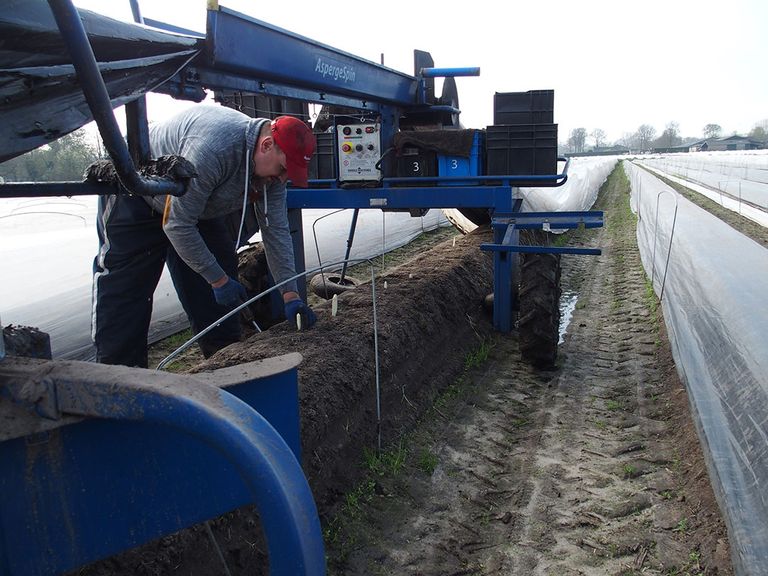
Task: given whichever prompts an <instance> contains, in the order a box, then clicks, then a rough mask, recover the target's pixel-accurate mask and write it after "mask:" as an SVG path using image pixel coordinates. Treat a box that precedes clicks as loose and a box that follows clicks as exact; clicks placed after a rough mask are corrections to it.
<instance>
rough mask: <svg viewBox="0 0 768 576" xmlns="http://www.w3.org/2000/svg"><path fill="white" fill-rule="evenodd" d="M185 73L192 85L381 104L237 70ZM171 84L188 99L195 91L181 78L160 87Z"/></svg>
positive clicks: (371, 106)
mask: <svg viewBox="0 0 768 576" xmlns="http://www.w3.org/2000/svg"><path fill="white" fill-rule="evenodd" d="M186 74H188V75H191V76H192V82H194V85H195V86H216V87H217V88H218V89H229V90H242V91H243V92H250V93H253V94H263V95H268V96H276V97H279V98H292V99H294V100H304V101H307V102H318V103H320V104H336V105H338V106H349V107H352V108H359V109H362V110H364V111H374V112H378V111H380V110H381V108H382V105H381V104H379V103H378V102H374V101H371V100H365V101H363V100H361V99H360V98H355V97H351V96H343V95H338V94H331V93H326V92H319V91H317V90H314V89H309V88H302V87H300V86H289V85H286V84H281V83H279V82H277V81H266V80H260V79H254V78H248V77H246V76H243V75H239V74H232V73H227V72H223V71H220V70H212V69H210V68H189V69H186ZM169 84H172V86H173V87H174V88H178V89H177V90H176V91H177V92H178V90H180V89H181V87H182V86H184V87H185V89H186V90H187V91H188V92H189V93H190V99H194V98H192V97H196V95H197V91H196V90H191V87H190V86H189V82H186V83H185V82H182V80H181V78H179V79H177V80H173V81H172V82H166V84H164V85H163V86H162V87H161V88H160V90H158V91H162V92H168V93H170V94H171V95H173V91H172V89H171V88H169V89H168V90H165V87H166V86H168V85H169Z"/></svg>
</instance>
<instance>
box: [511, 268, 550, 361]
mask: <svg viewBox="0 0 768 576" xmlns="http://www.w3.org/2000/svg"><path fill="white" fill-rule="evenodd" d="M518 297H519V303H520V316H519V318H518V322H517V328H518V334H519V341H520V354H521V355H522V357H523V359H524V360H525V361H527V362H529V363H530V364H532V365H533V366H535V367H536V368H541V369H551V368H554V366H555V362H556V360H557V344H558V341H559V340H560V254H525V253H523V254H521V255H520V292H519V296H518Z"/></svg>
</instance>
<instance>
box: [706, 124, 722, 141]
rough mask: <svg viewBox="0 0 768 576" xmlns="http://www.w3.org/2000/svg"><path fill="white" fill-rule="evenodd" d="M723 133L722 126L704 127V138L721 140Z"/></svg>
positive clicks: (710, 125) (711, 125) (709, 125)
mask: <svg viewBox="0 0 768 576" xmlns="http://www.w3.org/2000/svg"><path fill="white" fill-rule="evenodd" d="M722 131H723V129H722V127H721V126H720V124H707V125H706V126H704V138H720V133H721V132H722Z"/></svg>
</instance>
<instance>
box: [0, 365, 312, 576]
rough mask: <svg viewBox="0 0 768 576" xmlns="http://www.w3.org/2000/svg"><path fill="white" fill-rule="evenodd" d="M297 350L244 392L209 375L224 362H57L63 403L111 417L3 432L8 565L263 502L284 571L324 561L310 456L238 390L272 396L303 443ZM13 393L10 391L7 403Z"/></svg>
mask: <svg viewBox="0 0 768 576" xmlns="http://www.w3.org/2000/svg"><path fill="white" fill-rule="evenodd" d="M292 357H295V358H300V357H299V356H298V355H293V356H292ZM297 364H298V360H293V361H292V362H289V363H288V364H286V365H285V366H283V368H282V369H281V370H280V371H276V372H275V373H273V374H271V375H267V376H264V377H263V378H258V379H256V380H253V381H249V382H245V383H242V384H239V385H236V386H235V387H234V388H233V389H232V390H231V392H233V393H234V395H233V394H231V393H230V392H229V391H225V390H222V389H219V388H217V387H216V386H214V385H212V384H211V383H210V382H209V381H205V379H206V378H209V379H210V380H211V381H213V380H214V378H215V375H216V373H213V374H212V375H210V376H203V375H201V376H199V377H198V376H179V375H173V374H167V373H158V372H152V371H148V370H139V369H130V368H124V367H112V366H100V365H94V364H92V363H85V362H50V363H47V364H45V366H51V367H52V368H51V369H50V370H44V371H43V372H44V374H45V376H46V378H48V380H46V381H45V382H47V383H48V384H49V385H50V386H51V387H52V389H51V392H52V397H53V398H54V399H55V405H56V407H57V409H58V410H60V411H61V412H62V413H65V414H73V415H78V414H80V415H87V416H98V418H85V419H82V420H77V419H72V418H69V419H68V420H67V421H66V422H65V423H62V424H60V425H58V427H53V428H52V429H49V430H48V431H46V432H43V433H34V430H35V429H38V430H40V429H45V427H44V426H42V425H36V426H32V427H31V429H30V430H29V432H28V433H26V434H24V435H21V436H17V437H11V438H9V439H7V440H5V441H2V442H0V557H2V558H3V560H2V561H0V568H1V569H2V572H1V573H2V574H3V576H21V575H23V576H37V575H43V574H54V573H56V574H58V573H61V572H64V571H68V570H72V569H74V568H77V567H78V566H81V565H83V564H85V563H87V562H90V561H93V560H96V559H98V558H103V557H107V556H110V555H112V554H115V553H117V552H120V551H122V550H125V549H127V548H130V547H132V546H135V545H139V544H141V543H144V542H146V541H149V540H151V539H154V538H157V537H159V536H161V535H165V534H169V533H172V532H175V531H177V530H179V529H181V528H184V527H187V526H190V525H192V524H194V523H197V522H200V521H203V520H206V519H209V518H212V517H215V516H217V515H220V514H222V513H225V512H227V511H229V510H232V509H234V508H236V507H239V506H241V505H244V504H249V503H255V504H256V507H257V508H258V511H259V515H260V518H261V520H262V525H263V527H264V533H265V534H266V536H267V545H268V549H269V561H270V574H272V575H281V576H289V575H291V576H293V575H297V574H313V575H314V574H317V575H321V574H324V565H325V559H324V550H323V543H322V533H321V529H320V523H319V520H318V517H317V510H316V508H315V505H314V501H313V499H312V494H311V492H310V489H309V486H308V485H307V482H306V479H305V478H304V475H303V473H302V471H301V467H300V465H299V462H298V461H297V459H296V457H295V456H294V452H293V451H292V450H291V447H289V446H288V444H287V443H286V442H285V441H284V440H283V438H282V437H281V435H280V434H279V433H278V432H277V431H276V429H275V427H273V426H272V425H271V424H270V423H269V422H268V421H267V420H266V419H265V418H264V417H262V416H261V415H260V414H259V413H258V412H256V411H255V410H254V409H253V408H252V407H250V406H249V405H248V404H246V403H244V402H243V401H242V400H240V399H239V398H238V397H237V396H239V397H241V398H243V399H245V400H246V401H248V402H251V401H253V402H259V403H260V404H261V402H263V401H266V402H267V403H271V405H270V406H264V405H260V409H263V410H264V411H265V413H268V414H270V415H271V417H276V420H275V421H274V423H275V424H276V425H277V426H279V427H281V428H282V429H283V431H285V429H286V427H288V428H293V429H294V430H295V432H294V433H293V437H292V438H290V436H291V434H289V439H290V440H291V442H293V443H294V444H295V446H294V450H297V444H298V407H297V392H296V390H297V374H296V365H297ZM10 365H11V362H10V360H9V359H6V360H4V361H3V364H2V365H0V366H1V367H2V370H7V369H11V368H10ZM41 366H43V364H42V363H41ZM246 366H247V365H246ZM60 367H63V368H60ZM59 368H60V371H57V370H59ZM238 368H239V369H240V371H241V373H242V372H243V371H245V370H247V369H248V368H247V367H246V368H244V367H243V366H241V367H238ZM6 376H7V375H6V374H4V373H0V377H5V380H4V381H8V378H7V377H6ZM201 380H202V381H201ZM118 382H120V384H118ZM3 402H4V403H5V406H3ZM8 403H9V400H7V399H1V398H0V408H8ZM11 409H13V407H11ZM16 409H17V410H18V408H16ZM0 412H2V410H0ZM28 418H29V417H28ZM289 421H290V422H289ZM42 422H46V421H45V420H43V421H42ZM47 426H48V427H51V425H50V424H48V425H47Z"/></svg>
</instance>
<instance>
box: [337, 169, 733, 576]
mask: <svg viewBox="0 0 768 576" xmlns="http://www.w3.org/2000/svg"><path fill="white" fill-rule="evenodd" d="M627 186H628V185H627V182H626V179H625V178H624V176H623V171H622V170H621V169H620V168H619V169H618V170H617V171H615V172H614V174H613V175H612V176H611V178H610V179H609V181H608V183H607V184H606V185H605V186H604V189H603V191H602V193H601V199H600V201H599V202H600V203H601V206H598V208H600V207H602V208H603V209H604V210H606V227H605V228H604V229H602V230H601V231H600V232H598V233H594V232H593V233H585V232H582V233H580V234H576V235H575V236H574V237H572V239H571V243H572V244H586V245H596V246H600V247H602V249H603V255H602V256H599V257H578V256H572V257H566V258H568V259H567V260H566V259H565V258H564V260H563V262H564V270H563V284H564V290H566V291H569V292H571V293H576V294H578V300H577V303H576V306H575V310H574V312H573V318H572V321H571V323H570V325H569V327H568V330H567V335H566V336H565V342H564V343H563V344H562V346H561V351H560V361H559V362H558V364H559V366H558V368H557V370H555V371H552V372H537V371H534V370H533V369H531V368H529V367H527V366H526V365H525V364H523V363H522V362H521V361H520V358H519V353H518V352H517V345H516V341H515V338H514V337H496V338H494V340H493V342H492V344H491V345H490V346H488V347H486V348H484V349H483V348H481V349H480V350H479V351H478V354H480V356H481V357H480V358H479V359H478V357H468V360H467V364H468V366H469V369H468V370H466V371H465V373H464V376H463V377H462V378H461V379H460V380H459V381H458V382H457V383H456V384H455V385H453V386H452V387H450V388H449V389H448V390H447V391H446V392H445V393H443V395H442V396H441V397H440V398H439V399H438V400H437V402H436V403H435V405H434V406H433V408H432V410H431V411H429V413H428V415H427V416H426V417H425V418H424V419H422V421H421V423H420V425H419V426H418V427H417V428H416V429H415V430H414V431H413V432H411V433H410V434H409V435H408V436H406V437H404V438H403V439H402V440H401V441H400V443H399V444H398V445H397V446H395V447H394V448H392V449H390V450H389V451H388V452H386V453H384V454H382V455H379V456H373V455H370V458H369V459H368V462H367V464H368V474H367V476H366V478H365V479H364V480H363V481H362V482H361V484H359V485H358V487H357V488H356V489H355V490H353V491H352V492H350V493H348V494H347V496H346V499H345V501H344V504H343V506H341V507H340V510H339V511H338V513H337V515H336V516H335V517H334V519H333V520H332V521H331V522H329V523H328V528H327V530H326V535H327V538H326V540H327V542H326V545H327V546H328V549H329V559H330V564H329V570H330V572H331V573H332V574H350V575H351V574H412V575H437V574H441V575H460V574H519V575H532V574H546V575H549V574H552V575H555V574H556V575H570V574H595V575H596V574H611V575H614V574H616V575H619V574H621V575H627V576H628V575H631V574H691V575H693V574H730V573H732V572H731V568H730V561H729V551H728V544H727V538H726V536H725V528H724V524H723V522H722V520H721V518H720V516H719V512H718V509H717V506H716V504H715V502H714V498H713V495H712V491H711V489H710V486H709V483H708V480H707V475H706V469H705V466H704V463H703V458H702V455H701V452H700V449H699V446H698V442H697V439H696V435H695V430H694V427H693V423H692V422H691V420H690V416H689V413H688V402H687V397H686V393H685V390H684V388H683V386H682V385H681V384H680V382H679V380H678V378H677V374H676V372H675V368H674V365H673V362H672V359H671V355H670V352H669V344H668V342H667V340H666V337H665V334H664V330H663V319H662V318H661V311H660V309H659V308H658V307H657V305H656V304H657V301H656V298H655V296H653V294H652V292H650V291H649V289H648V288H647V284H646V281H645V277H644V273H643V270H642V267H641V264H640V259H639V254H638V252H637V248H636V244H635V229H634V217H633V216H632V214H631V213H630V211H629V199H628V192H627ZM486 354H488V358H487V360H486V361H482V359H483V358H482V357H484V356H485V355H486ZM476 364H480V365H479V366H478V365H476Z"/></svg>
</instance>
